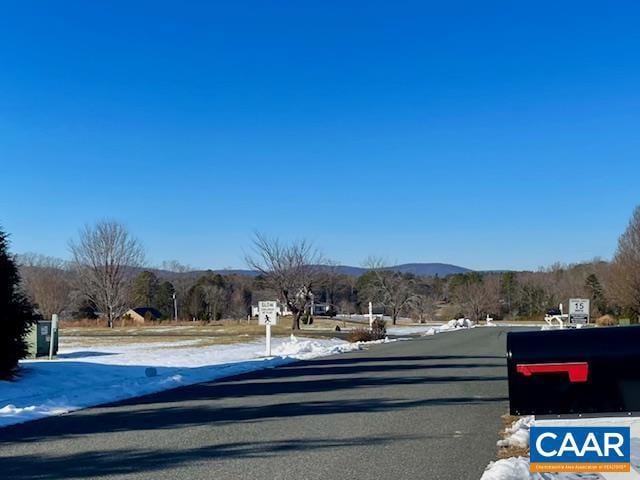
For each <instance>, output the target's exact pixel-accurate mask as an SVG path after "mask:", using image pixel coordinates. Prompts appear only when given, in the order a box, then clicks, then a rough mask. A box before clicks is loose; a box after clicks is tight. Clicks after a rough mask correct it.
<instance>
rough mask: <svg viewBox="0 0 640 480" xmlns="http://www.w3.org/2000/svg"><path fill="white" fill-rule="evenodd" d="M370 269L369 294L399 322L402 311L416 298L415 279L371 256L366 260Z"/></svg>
mask: <svg viewBox="0 0 640 480" xmlns="http://www.w3.org/2000/svg"><path fill="white" fill-rule="evenodd" d="M364 266H365V267H366V268H368V269H369V273H370V275H371V277H372V280H373V281H372V282H369V283H368V290H369V292H368V295H369V297H370V298H371V300H372V301H375V302H379V303H381V304H382V305H383V306H384V307H385V308H387V309H389V311H390V313H391V322H392V323H393V325H395V324H396V323H397V322H398V316H400V313H401V312H402V311H403V310H404V309H406V308H408V307H409V305H410V304H411V302H412V301H413V300H414V298H415V288H414V287H415V281H414V279H413V278H412V277H411V276H408V275H403V274H402V273H400V272H394V271H392V270H388V269H387V267H386V266H385V263H384V261H382V260H381V259H379V258H375V257H370V258H368V259H367V260H365V262H364Z"/></svg>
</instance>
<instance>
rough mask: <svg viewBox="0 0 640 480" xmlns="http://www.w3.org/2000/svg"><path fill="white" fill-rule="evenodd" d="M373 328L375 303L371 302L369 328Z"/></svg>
mask: <svg viewBox="0 0 640 480" xmlns="http://www.w3.org/2000/svg"><path fill="white" fill-rule="evenodd" d="M372 328H373V303H371V302H369V330H371V329H372Z"/></svg>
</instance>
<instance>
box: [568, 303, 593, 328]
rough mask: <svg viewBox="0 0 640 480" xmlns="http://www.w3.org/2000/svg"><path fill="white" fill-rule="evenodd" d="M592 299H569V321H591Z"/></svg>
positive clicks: (577, 322)
mask: <svg viewBox="0 0 640 480" xmlns="http://www.w3.org/2000/svg"><path fill="white" fill-rule="evenodd" d="M590 312H591V301H590V300H589V299H588V298H572V299H571V300H569V323H576V324H583V323H589V317H590Z"/></svg>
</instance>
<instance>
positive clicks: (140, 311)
mask: <svg viewBox="0 0 640 480" xmlns="http://www.w3.org/2000/svg"><path fill="white" fill-rule="evenodd" d="M132 310H133V311H134V312H136V313H137V314H138V315H140V316H141V317H144V316H146V315H147V313H148V314H149V315H151V316H152V317H153V318H160V317H162V313H160V312H159V311H158V310H156V309H155V308H151V307H138V308H134V309H132Z"/></svg>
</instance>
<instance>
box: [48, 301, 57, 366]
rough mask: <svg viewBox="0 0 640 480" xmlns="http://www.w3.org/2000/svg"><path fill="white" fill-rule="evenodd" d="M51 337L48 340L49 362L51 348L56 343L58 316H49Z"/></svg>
mask: <svg viewBox="0 0 640 480" xmlns="http://www.w3.org/2000/svg"><path fill="white" fill-rule="evenodd" d="M50 333H51V336H50V338H49V360H52V359H53V346H54V344H55V341H56V335H57V333H58V315H57V314H55V313H54V314H53V315H51V332H50Z"/></svg>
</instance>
